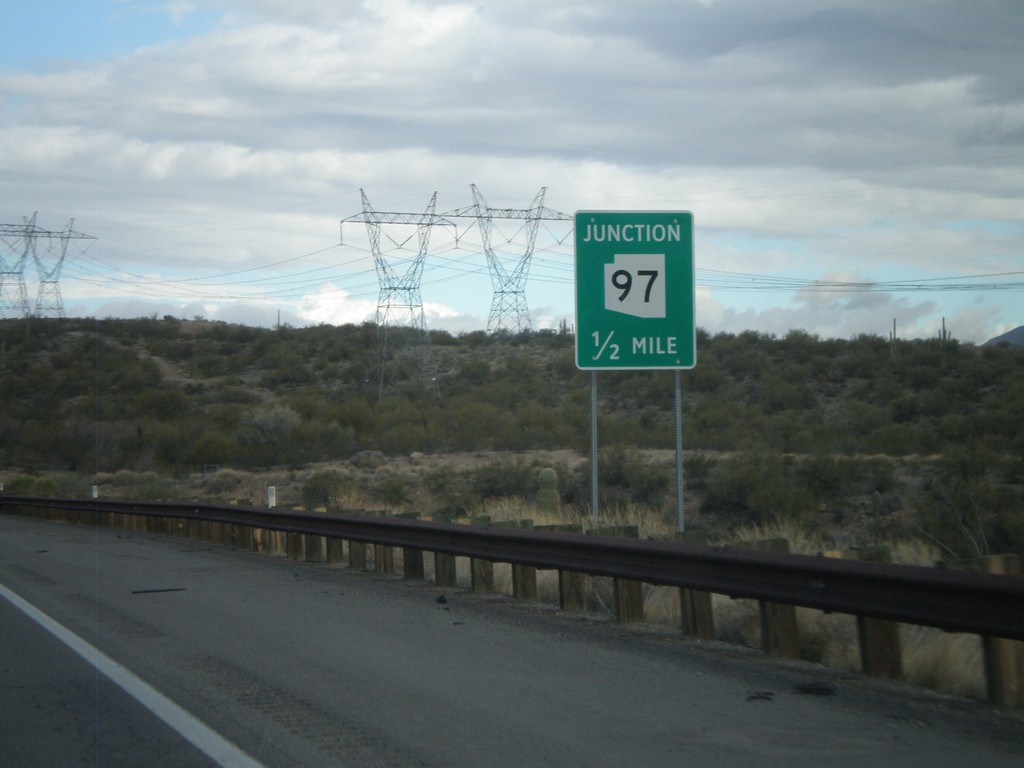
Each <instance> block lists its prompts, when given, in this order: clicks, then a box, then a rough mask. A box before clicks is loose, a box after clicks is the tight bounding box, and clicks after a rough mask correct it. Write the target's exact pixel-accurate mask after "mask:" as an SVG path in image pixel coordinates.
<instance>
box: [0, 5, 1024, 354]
mask: <svg viewBox="0 0 1024 768" xmlns="http://www.w3.org/2000/svg"><path fill="white" fill-rule="evenodd" d="M4 10H5V14H4V23H3V26H2V28H0V224H20V223H22V221H23V217H31V216H32V215H33V214H35V213H36V212H38V214H37V219H36V224H37V226H39V227H41V228H42V229H46V230H50V231H59V230H61V229H63V228H64V226H65V225H66V224H67V222H68V221H69V220H70V219H72V218H73V219H74V230H75V231H77V232H80V233H84V234H87V235H91V236H93V237H95V238H96V240H94V241H90V240H77V239H76V240H72V241H70V243H69V247H68V251H67V255H66V257H65V260H64V264H63V270H62V272H61V275H60V280H59V285H60V289H61V293H62V296H63V300H64V304H65V307H66V310H67V313H68V314H69V315H76V316H77V315H81V316H99V317H108V316H109V317H139V316H152V315H156V316H161V315H164V314H171V315H174V316H177V317H194V316H203V317H207V318H210V319H222V320H228V321H233V322H247V323H251V324H255V325H264V326H269V325H272V324H274V323H275V322H277V319H278V317H280V318H281V319H282V321H285V322H290V323H292V324H293V325H304V324H310V323H342V322H360V321H362V320H365V319H372V317H373V314H374V311H375V309H376V307H377V300H378V287H379V284H378V280H377V276H376V274H375V272H374V263H373V259H372V254H371V248H370V245H369V241H368V239H367V233H366V227H365V225H363V224H360V223H358V222H348V223H346V224H343V225H342V224H340V222H341V220H343V219H346V218H348V217H353V216H357V215H359V214H360V213H361V212H362V200H361V196H360V190H361V189H362V190H365V192H366V194H367V196H368V198H369V200H370V202H371V204H372V205H373V207H374V209H375V210H377V211H383V212H410V213H412V212H422V211H424V210H425V209H426V207H427V204H428V202H429V200H430V198H431V196H432V195H433V194H434V192H437V203H436V205H437V208H436V210H437V212H447V211H452V210H456V209H463V208H466V207H468V206H470V205H472V203H473V195H472V192H471V186H470V185H473V184H475V185H476V186H477V187H478V189H479V190H480V192H481V193H482V194H483V196H484V197H485V198H486V200H487V202H488V203H489V205H490V206H491V207H493V208H512V209H524V208H527V207H529V206H530V205H531V204H532V201H534V199H535V197H536V196H537V194H538V192H539V190H541V188H546V193H545V197H544V200H543V202H544V205H545V206H547V207H548V208H550V209H551V210H553V211H560V212H564V213H568V214H571V213H573V212H575V211H576V210H580V209H585V210H590V209H598V210H600V209H616V210H617V209H626V210H628V209H634V210H688V211H692V212H693V214H694V219H695V222H696V234H695V239H696V266H697V275H696V278H697V280H696V282H697V289H696V290H697V294H698V301H697V322H698V325H700V326H702V327H704V328H706V329H708V330H709V331H712V332H717V331H731V332H737V331H742V330H747V329H753V330H757V331H762V332H767V333H774V334H779V335H781V334H784V333H785V332H786V331H788V330H789V329H792V328H799V329H804V330H808V331H810V332H813V333H817V334H819V335H821V336H823V337H841V338H846V337H850V336H852V335H855V334H858V333H872V334H878V335H882V336H885V335H887V334H888V332H889V331H890V330H891V329H892V325H893V321H894V320H895V321H896V325H897V331H898V334H899V335H900V336H901V337H906V338H913V337H929V336H933V335H935V334H936V332H937V330H938V328H940V327H941V324H942V321H943V319H945V322H946V326H947V328H949V329H950V330H951V331H952V333H953V335H954V336H955V337H956V338H959V339H961V340H963V341H974V342H981V341H984V340H986V339H988V338H990V337H992V336H995V335H997V334H1000V333H1002V332H1005V331H1007V330H1009V329H1011V328H1014V327H1016V326H1018V325H1022V324H1024V67H1022V66H1021V63H1022V61H1024V6H1022V5H1021V3H1020V2H1019V0H901V2H899V3H893V2H891V0H836V1H835V2H831V1H829V0H775V1H774V2H764V1H763V0H699V1H698V0H631V1H630V2H628V3H627V2H623V1H622V0H515V1H513V0H508V1H506V2H502V1H500V0H494V1H493V2H492V1H490V0H489V1H488V2H486V3H485V2H440V1H434V0H425V1H422V2H417V1H415V0H287V2H285V1H284V0H13V6H12V0H8V3H6V4H5V8H4ZM453 223H455V224H456V225H457V228H455V229H452V228H448V227H435V228H433V229H432V230H431V232H432V235H431V241H430V244H429V247H428V252H427V257H426V261H425V264H424V270H423V274H422V299H423V303H424V306H425V309H426V313H427V322H428V325H429V326H430V327H432V328H444V329H448V330H452V331H464V330H471V329H476V328H484V327H485V326H486V324H487V319H488V312H489V309H490V304H491V281H490V278H489V273H488V267H487V263H486V261H485V258H484V255H483V252H482V248H481V233H480V231H479V226H478V224H477V223H476V222H475V220H473V219H472V218H465V219H457V220H454V221H453ZM569 225H570V223H567V222H562V221H557V220H552V221H545V222H544V223H543V226H541V228H540V231H539V233H538V236H537V242H536V251H535V253H534V258H533V262H532V269H531V273H530V275H531V276H530V280H529V282H528V283H527V286H526V294H527V300H528V302H529V306H530V310H531V314H532V319H533V325H534V327H552V326H556V325H557V324H558V323H559V322H560V321H562V320H566V321H568V322H569V323H572V320H573V313H574V308H573V274H574V270H573V238H572V233H571V229H570V226H569ZM494 227H495V231H494V240H493V242H494V243H495V245H496V246H497V247H500V248H501V251H500V253H502V254H504V256H505V258H506V259H510V260H512V261H514V260H515V259H516V258H518V257H517V254H518V253H521V252H523V251H525V247H526V246H525V242H526V241H525V235H524V233H523V230H522V222H515V221H504V222H495V225H494ZM415 234H416V232H415V227H410V226H408V225H389V226H388V227H385V228H384V232H383V237H382V240H381V243H382V245H381V249H382V255H383V256H384V258H386V259H387V260H388V262H389V264H391V265H392V266H393V268H395V269H396V270H398V271H399V272H400V271H401V270H402V269H404V268H405V267H406V266H407V265H408V264H409V261H410V259H411V258H412V257H414V256H415V254H416V251H417V247H418V244H417V240H416V237H415ZM57 242H58V241H56V240H53V241H52V242H51V241H50V240H47V239H46V238H42V239H40V240H39V241H37V245H38V246H39V247H38V254H39V255H40V258H41V261H42V263H43V268H44V269H47V268H48V267H47V266H46V265H47V262H48V261H49V262H51V263H52V262H53V261H54V260H55V254H56V255H59V249H57V248H56V247H55V244H56V243H57ZM0 247H3V248H6V250H3V251H0V256H2V257H3V259H4V262H5V264H8V265H10V264H11V263H12V262H13V261H14V259H15V257H16V255H17V253H16V246H12V245H11V244H10V243H7V244H6V245H5V244H2V243H0ZM8 268H9V267H5V269H8ZM49 268H51V269H52V267H49ZM25 276H26V283H27V286H28V291H29V294H30V300H32V301H34V298H35V293H36V291H37V281H38V276H37V270H36V268H35V267H34V266H29V267H28V268H27V269H26V272H25ZM6 279H7V281H8V282H7V286H8V288H7V289H5V290H9V286H10V277H9V276H8V277H7V278H6ZM5 295H6V294H5Z"/></svg>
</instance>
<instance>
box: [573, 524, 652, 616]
mask: <svg viewBox="0 0 1024 768" xmlns="http://www.w3.org/2000/svg"><path fill="white" fill-rule="evenodd" d="M587 533H590V534H593V535H594V536H618V537H620V538H627V539H637V538H639V537H640V530H639V528H637V526H635V525H613V526H609V527H606V528H594V529H593V530H590V531H587ZM612 591H613V592H614V596H615V620H616V621H618V622H619V623H620V624H637V623H640V622H642V621H643V620H644V585H643V582H639V581H630V580H628V579H612Z"/></svg>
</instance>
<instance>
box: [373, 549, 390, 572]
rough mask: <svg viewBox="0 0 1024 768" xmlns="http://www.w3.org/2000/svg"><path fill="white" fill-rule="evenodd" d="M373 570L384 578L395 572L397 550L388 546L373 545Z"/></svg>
mask: <svg viewBox="0 0 1024 768" xmlns="http://www.w3.org/2000/svg"><path fill="white" fill-rule="evenodd" d="M373 570H374V572H375V573H378V574H380V575H382V576H390V575H392V574H393V573H394V572H395V548H394V547H392V546H389V545H387V544H374V545H373Z"/></svg>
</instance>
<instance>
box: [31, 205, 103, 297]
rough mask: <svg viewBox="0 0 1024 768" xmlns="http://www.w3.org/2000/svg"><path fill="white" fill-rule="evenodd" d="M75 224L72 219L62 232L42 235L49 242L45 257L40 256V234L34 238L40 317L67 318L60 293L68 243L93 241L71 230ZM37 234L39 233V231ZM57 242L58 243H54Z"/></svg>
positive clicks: (33, 252)
mask: <svg viewBox="0 0 1024 768" xmlns="http://www.w3.org/2000/svg"><path fill="white" fill-rule="evenodd" d="M74 223H75V220H74V219H70V220H69V221H68V223H67V225H66V226H65V227H64V229H62V230H61V231H60V232H45V233H42V234H44V235H45V236H46V238H47V240H48V241H49V247H48V248H47V249H46V250H47V253H46V255H45V257H43V256H40V255H39V248H38V247H36V241H37V240H38V239H39V236H40V235H39V234H37V235H36V237H34V238H33V248H32V259H33V260H34V261H35V263H36V270H37V271H38V273H39V293H38V294H37V295H36V306H35V314H36V315H38V316H39V317H65V314H64V297H63V296H61V293H60V273H61V270H62V269H64V260H65V259H66V258H67V255H68V241H69V240H71V239H72V238H76V239H90V240H91V239H93V238H90V237H89V236H88V235H83V234H80V233H78V232H75V231H74V230H72V229H71V227H72V225H73V224H74ZM37 232H39V231H38V230H37ZM54 241H56V243H55V242H54Z"/></svg>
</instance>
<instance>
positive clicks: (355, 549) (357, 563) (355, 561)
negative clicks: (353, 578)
mask: <svg viewBox="0 0 1024 768" xmlns="http://www.w3.org/2000/svg"><path fill="white" fill-rule="evenodd" d="M348 567H349V568H352V569H354V570H359V571H365V570H366V542H363V541H351V540H349V542H348Z"/></svg>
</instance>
